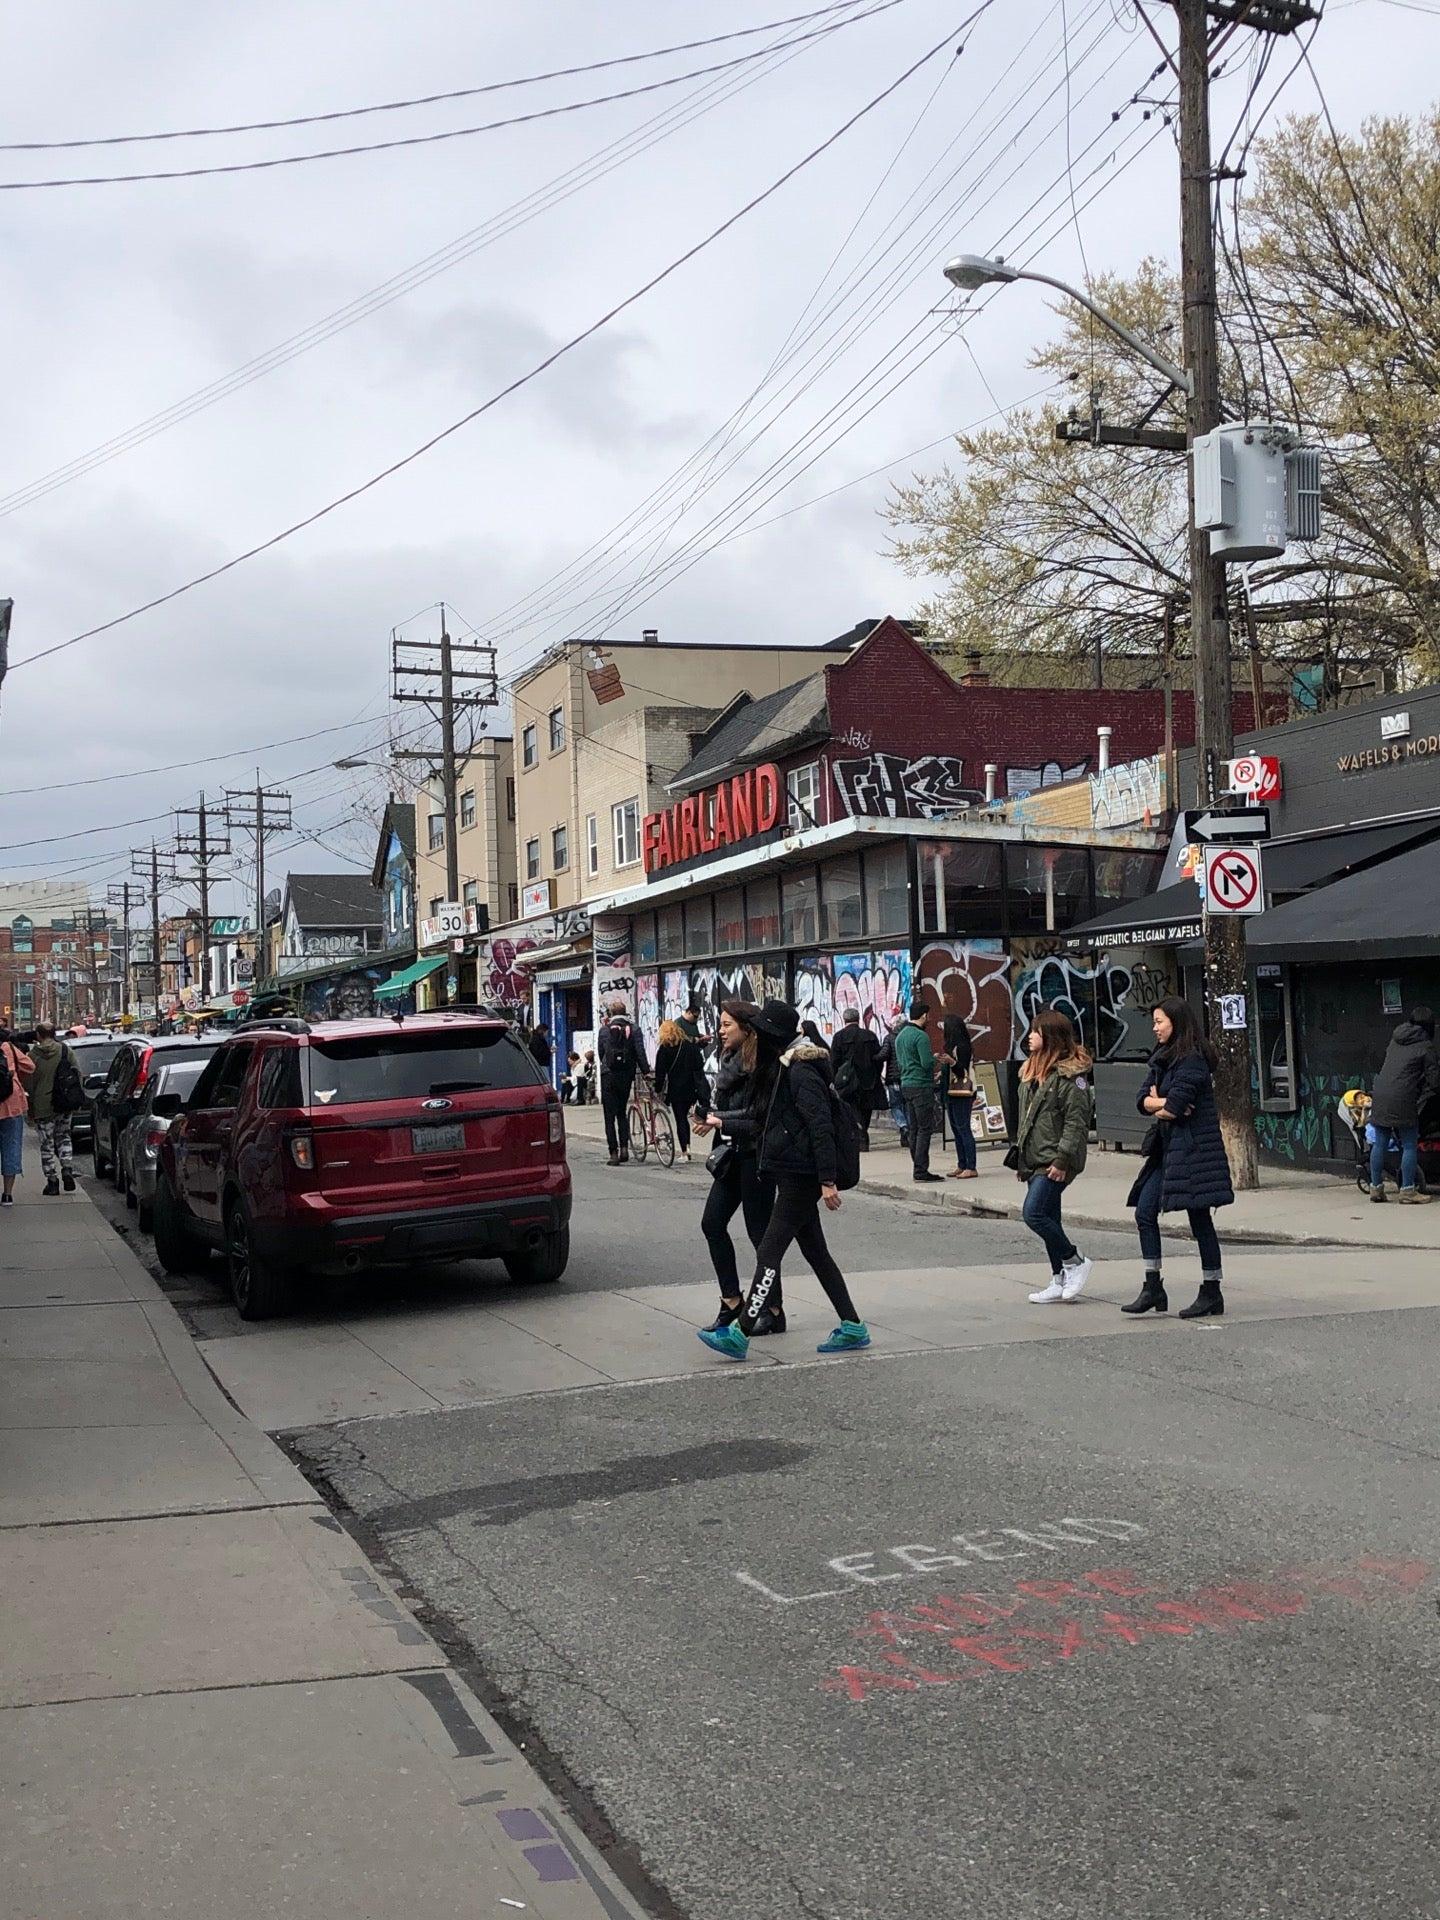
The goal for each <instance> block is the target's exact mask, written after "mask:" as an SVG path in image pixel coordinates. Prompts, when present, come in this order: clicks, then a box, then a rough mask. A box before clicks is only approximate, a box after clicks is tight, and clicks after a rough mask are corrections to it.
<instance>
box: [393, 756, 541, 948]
mask: <svg viewBox="0 0 1440 1920" xmlns="http://www.w3.org/2000/svg"><path fill="white" fill-rule="evenodd" d="M456 794H457V803H456V812H457V819H458V831H457V834H456V839H457V842H458V845H459V852H460V860H459V865H460V902H461V905H462V906H468V907H486V908H488V910H489V914H490V925H491V926H492V927H497V926H501V925H503V924H504V922H505V921H507V920H513V919H514V918H515V916H516V914H517V913H518V911H519V906H518V899H517V886H516V873H515V806H516V798H515V747H514V742H513V741H511V740H506V739H491V740H486V741H484V742H482V744H481V745H480V746H479V747H478V748H477V749H476V751H475V752H474V753H472V754H471V755H470V757H469V758H468V759H466V760H463V761H462V762H461V763H460V769H459V775H458V778H457V781H456ZM445 898H446V886H445V795H444V790H443V788H442V787H441V784H440V782H439V781H438V780H432V781H430V782H428V783H427V784H426V786H424V787H423V788H422V789H421V791H420V792H419V794H417V796H416V799H415V919H416V922H417V924H418V923H419V922H420V921H421V920H425V919H428V918H430V917H431V916H432V915H433V914H434V913H435V912H436V911H437V910H438V907H439V904H440V902H441V901H443V900H444V899H445Z"/></svg>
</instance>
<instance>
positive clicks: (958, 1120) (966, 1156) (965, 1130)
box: [945, 1093, 975, 1172]
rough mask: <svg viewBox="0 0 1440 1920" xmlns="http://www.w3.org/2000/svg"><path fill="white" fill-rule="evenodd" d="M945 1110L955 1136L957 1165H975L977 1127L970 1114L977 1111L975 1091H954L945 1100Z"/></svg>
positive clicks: (972, 1169) (972, 1167) (971, 1166)
mask: <svg viewBox="0 0 1440 1920" xmlns="http://www.w3.org/2000/svg"><path fill="white" fill-rule="evenodd" d="M945 1111H946V1113H947V1115H948V1116H949V1120H950V1131H951V1133H952V1134H953V1135H954V1136H955V1164H956V1166H957V1167H961V1168H964V1167H969V1168H970V1169H971V1171H972V1172H973V1171H974V1167H975V1129H974V1128H973V1127H972V1126H971V1124H970V1116H971V1114H972V1113H973V1112H974V1111H975V1096H974V1094H973V1093H952V1094H951V1095H950V1096H949V1097H948V1098H947V1100H946V1102H945Z"/></svg>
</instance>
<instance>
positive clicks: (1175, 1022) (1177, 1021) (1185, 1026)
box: [1157, 993, 1219, 1071]
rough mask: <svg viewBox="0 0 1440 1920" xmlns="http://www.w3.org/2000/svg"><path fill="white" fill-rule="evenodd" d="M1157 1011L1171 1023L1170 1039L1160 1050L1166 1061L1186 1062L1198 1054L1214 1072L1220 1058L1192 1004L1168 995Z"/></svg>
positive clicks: (1176, 995)
mask: <svg viewBox="0 0 1440 1920" xmlns="http://www.w3.org/2000/svg"><path fill="white" fill-rule="evenodd" d="M1157 1011H1158V1012H1160V1013H1163V1014H1164V1016H1165V1018H1166V1019H1167V1020H1168V1021H1169V1022H1170V1038H1169V1039H1168V1040H1167V1041H1166V1042H1165V1044H1164V1046H1163V1047H1162V1048H1161V1049H1160V1051H1161V1053H1162V1054H1163V1055H1164V1057H1165V1059H1166V1060H1167V1061H1171V1062H1173V1061H1176V1060H1185V1059H1188V1058H1189V1056H1190V1055H1191V1054H1192V1053H1198V1054H1199V1055H1200V1058H1201V1059H1202V1060H1203V1061H1204V1062H1205V1064H1206V1066H1207V1067H1209V1068H1211V1070H1212V1071H1213V1069H1214V1067H1215V1064H1216V1061H1217V1060H1218V1058H1219V1056H1218V1055H1217V1054H1216V1052H1215V1049H1214V1047H1212V1046H1211V1044H1210V1042H1209V1041H1208V1040H1207V1039H1206V1038H1205V1030H1204V1028H1203V1027H1202V1026H1201V1025H1200V1021H1199V1017H1198V1015H1197V1014H1196V1012H1195V1009H1194V1008H1193V1007H1192V1006H1191V1004H1190V1002H1189V1001H1188V1000H1182V999H1181V998H1180V996H1179V994H1176V993H1172V994H1167V995H1166V997H1165V998H1164V999H1163V1000H1162V1001H1161V1002H1160V1005H1159V1008H1158V1009H1157Z"/></svg>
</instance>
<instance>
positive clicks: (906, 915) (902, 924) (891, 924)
mask: <svg viewBox="0 0 1440 1920" xmlns="http://www.w3.org/2000/svg"><path fill="white" fill-rule="evenodd" d="M865 930H866V932H867V933H879V934H885V933H901V934H908V933H909V931H910V877H909V875H908V873H907V872H906V870H905V843H904V841H903V840H895V841H892V842H891V844H890V845H889V846H888V847H867V848H866V849H865Z"/></svg>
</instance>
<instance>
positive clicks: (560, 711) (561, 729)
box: [550, 707, 565, 753]
mask: <svg viewBox="0 0 1440 1920" xmlns="http://www.w3.org/2000/svg"><path fill="white" fill-rule="evenodd" d="M564 745H565V709H564V708H563V707H552V708H551V709H550V751H551V752H552V753H559V752H560V751H561V749H562V748H563V747H564Z"/></svg>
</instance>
